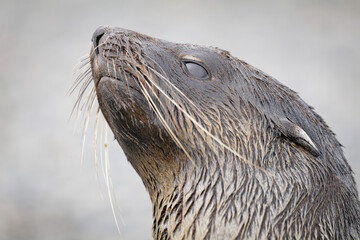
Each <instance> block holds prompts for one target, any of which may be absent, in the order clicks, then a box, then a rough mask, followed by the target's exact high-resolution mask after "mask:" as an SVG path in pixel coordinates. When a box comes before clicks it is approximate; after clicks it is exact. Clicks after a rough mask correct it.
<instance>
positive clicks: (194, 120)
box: [144, 72, 273, 176]
mask: <svg viewBox="0 0 360 240" xmlns="http://www.w3.org/2000/svg"><path fill="white" fill-rule="evenodd" d="M144 74H145V75H146V73H145V72H144ZM146 76H147V79H148V80H149V81H150V82H151V84H152V85H153V86H155V87H156V88H157V89H158V90H159V91H160V92H161V93H162V94H163V95H164V96H165V97H166V98H167V99H168V100H169V101H170V102H171V103H172V104H173V105H174V106H175V107H177V108H178V109H179V110H180V111H181V112H182V113H184V115H185V116H186V117H187V118H188V119H189V120H190V121H191V122H192V123H193V124H194V125H195V126H197V127H198V128H199V129H200V130H201V131H202V132H204V133H205V134H206V135H208V136H210V137H211V138H212V139H213V140H214V141H215V142H217V143H218V144H219V145H220V146H222V147H223V148H225V149H227V150H228V151H230V152H231V153H232V154H234V155H235V156H236V157H238V158H239V159H240V160H242V161H243V162H244V163H246V164H248V165H250V166H252V167H254V168H257V169H259V170H260V171H261V172H263V173H264V174H266V175H268V176H273V174H271V173H270V172H268V171H266V170H265V169H264V168H263V167H261V166H259V165H256V164H254V163H252V162H250V161H249V160H247V159H246V158H244V157H243V156H241V155H240V154H239V153H238V152H236V151H235V150H234V149H232V148H231V147H230V146H228V145H226V144H225V143H223V141H221V140H220V139H219V138H217V137H215V136H214V135H213V134H212V133H210V132H209V131H208V130H207V129H206V128H205V127H204V126H203V125H201V124H200V123H199V122H198V121H197V120H196V119H195V118H194V117H193V116H191V115H190V114H189V113H188V112H187V111H186V110H185V109H184V108H182V107H181V106H180V105H179V104H178V103H177V102H176V101H174V99H172V98H171V97H170V96H169V95H168V94H167V93H166V92H165V91H164V90H163V89H162V88H161V87H159V86H158V84H156V83H155V82H154V81H153V80H152V78H151V76H149V75H146ZM160 102H161V101H160Z"/></svg>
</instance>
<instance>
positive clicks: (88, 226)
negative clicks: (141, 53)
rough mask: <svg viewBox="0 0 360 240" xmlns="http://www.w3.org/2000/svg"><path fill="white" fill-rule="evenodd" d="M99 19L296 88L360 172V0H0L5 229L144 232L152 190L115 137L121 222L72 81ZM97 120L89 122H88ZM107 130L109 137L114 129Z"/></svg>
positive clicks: (0, 188) (43, 234) (27, 233)
mask: <svg viewBox="0 0 360 240" xmlns="http://www.w3.org/2000/svg"><path fill="white" fill-rule="evenodd" d="M100 25H105V26H119V27H123V28H128V29H132V30H136V31H139V32H142V33H145V34H148V35H151V36H154V37H158V38H162V39H166V40H169V41H174V42H182V43H185V42H190V43H196V44H201V45H211V46H217V47H220V48H223V49H226V50H229V51H230V52H231V53H232V54H233V55H234V56H237V57H238V58H240V59H243V60H245V61H247V62H248V63H250V64H252V65H254V66H256V67H258V68H260V69H261V70H263V71H265V72H267V73H268V74H270V75H271V76H273V77H275V78H277V79H278V80H280V81H281V82H283V83H284V84H285V85H287V86H289V87H290V88H292V89H294V90H296V91H297V92H299V93H300V96H302V98H303V99H304V100H305V101H306V102H307V103H308V104H310V105H312V106H314V107H315V109H316V111H317V112H318V113H319V114H320V115H322V116H323V117H324V118H325V120H326V122H327V123H328V124H329V125H330V126H331V128H332V129H333V130H334V131H335V133H337V136H338V139H339V140H340V142H341V143H342V144H343V145H344V146H345V154H346V156H347V158H348V161H349V162H350V164H351V165H352V167H353V170H354V172H355V174H356V179H357V182H358V183H360V162H359V161H358V160H359V156H360V153H359V149H358V148H359V139H360V124H359V122H360V121H359V118H360V108H359V103H360V101H359V100H360V95H359V91H360V1H359V0H354V1H351V0H317V1H315V0H314V1H310V0H298V1H294V0H284V1H279V0H275V1H267V0H252V1H250V0H249V1H239V0H238V1H235V0H234V1H219V0H217V1H214V0H204V1H189V0H182V1H166V0H163V1H161V0H158V1H148V0H138V1H136V0H135V1H134V0H133V1H130V0H129V1H119V0H117V1H85V0H83V1H74V0H63V1H45V0H43V1H41V0H32V1H26V0H23V1H17V0H13V1H10V0H9V1H4V0H2V1H1V8H0V30H1V34H0V81H1V86H0V109H1V115H0V116H1V117H0V239H2V240H10V239H11V240H21V239H39V240H45V239H46V240H48V239H56V240H57V239H87V240H92V239H151V204H150V200H149V198H148V196H147V192H146V191H145V188H144V187H143V185H142V182H141V181H140V178H139V177H138V176H137V175H136V173H135V171H134V170H133V169H132V168H131V166H130V164H129V163H128V162H127V161H126V159H125V158H124V156H123V153H122V151H121V149H120V147H118V145H117V144H116V143H115V142H113V141H112V140H111V144H110V153H109V155H110V162H111V174H112V178H113V184H114V191H115V193H116V195H117V203H116V205H117V206H118V208H119V209H120V216H118V218H119V221H120V224H119V225H120V232H121V234H119V233H118V231H117V228H116V226H115V221H114V218H113V216H112V211H111V207H110V203H109V200H108V198H107V195H106V187H105V184H104V181H102V180H101V179H102V177H101V176H100V184H99V183H98V181H97V178H96V170H95V167H94V154H93V150H92V141H93V137H92V136H91V134H89V136H88V137H87V144H86V146H85V158H84V164H83V166H82V167H81V163H80V155H81V134H80V133H79V132H80V131H75V132H74V126H75V120H74V119H70V120H69V116H70V112H71V109H72V106H73V104H74V102H75V99H76V94H73V95H72V96H68V95H67V92H68V90H69V88H70V87H71V85H72V83H73V81H74V80H75V78H76V76H77V75H76V74H74V72H75V71H74V66H75V65H76V64H77V63H78V62H79V59H80V58H81V56H84V55H86V54H88V53H89V50H90V46H91V42H90V38H91V35H92V33H93V31H94V30H95V29H96V28H97V27H98V26H100ZM92 128H93V125H90V129H92ZM109 135H110V136H109V139H112V136H111V133H109Z"/></svg>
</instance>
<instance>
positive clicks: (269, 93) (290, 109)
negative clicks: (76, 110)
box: [90, 28, 360, 239]
mask: <svg viewBox="0 0 360 240" xmlns="http://www.w3.org/2000/svg"><path fill="white" fill-rule="evenodd" d="M92 41H93V48H92V50H91V56H90V58H91V70H92V75H93V79H94V83H95V88H96V94H97V99H98V101H99V105H100V108H101V111H102V113H103V114H104V116H105V118H106V120H107V122H108V124H109V125H110V127H111V129H112V131H113V133H114V135H115V138H116V140H117V141H118V142H119V144H120V145H121V147H122V149H123V150H124V153H125V154H126V156H127V159H128V160H129V162H130V163H131V164H132V166H133V167H134V169H135V170H136V171H137V173H138V174H139V176H140V177H141V179H142V181H143V182H144V185H145V187H146V188H147V190H148V191H149V194H150V198H151V201H152V204H153V237H154V238H155V239H184V238H186V239H310V238H311V239H359V238H360V219H359V216H360V207H359V200H358V193H357V190H356V184H355V182H354V178H353V173H352V171H351V168H350V166H349V165H348V163H347V161H346V159H345V157H344V155H343V151H342V148H341V144H340V143H339V142H338V141H337V140H336V138H335V135H334V133H333V132H332V131H331V130H330V129H329V127H328V126H327V125H326V124H325V122H324V121H323V119H322V118H321V117H320V116H319V115H318V114H316V113H315V112H314V111H313V109H312V108H311V107H310V106H308V105H307V104H306V103H305V102H304V101H303V100H302V99H301V98H300V97H299V96H298V95H297V93H296V92H294V91H292V90H290V89H289V88H287V87H286V86H284V85H282V84H281V83H280V82H278V81H277V80H275V79H274V78H272V77H270V76H268V75H267V74H265V73H263V72H261V71H260V70H258V69H256V68H254V67H252V66H250V65H249V64H247V63H245V62H244V61H241V60H239V59H237V58H235V57H233V56H231V55H230V54H229V52H227V51H224V50H220V49H218V48H208V47H201V46H197V45H191V44H177V43H171V42H167V41H163V40H159V39H156V38H152V37H149V36H146V35H143V34H140V33H136V32H133V31H130V30H125V29H120V28H99V29H97V30H96V31H95V33H94V36H93V38H92Z"/></svg>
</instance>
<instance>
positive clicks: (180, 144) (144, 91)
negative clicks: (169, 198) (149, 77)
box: [139, 81, 196, 166]
mask: <svg viewBox="0 0 360 240" xmlns="http://www.w3.org/2000/svg"><path fill="white" fill-rule="evenodd" d="M145 82H146V83H147V81H145ZM139 83H140V85H141V89H142V92H143V94H144V96H145V98H146V100H147V101H148V103H149V105H150V107H151V108H152V109H153V111H154V113H155V114H156V116H157V117H158V118H159V120H160V122H161V123H162V124H163V126H164V127H165V130H166V131H167V132H168V133H169V135H170V136H171V138H172V139H173V140H174V142H175V143H176V144H177V145H178V146H179V147H180V148H181V149H182V150H183V151H184V154H185V155H186V156H187V158H188V159H189V160H190V162H191V163H192V164H194V166H196V163H195V161H194V160H193V159H192V157H191V156H190V154H189V153H188V151H187V150H186V149H185V147H184V145H183V144H182V143H181V142H180V140H179V139H178V137H177V136H176V134H175V133H174V132H173V130H172V129H171V128H170V126H169V125H168V124H167V122H166V120H165V118H164V117H163V116H162V115H161V113H160V111H159V109H158V107H157V106H156V104H155V102H154V100H153V99H152V98H151V95H150V94H149V92H148V90H147V89H146V87H145V85H144V84H143V83H142V81H139ZM149 87H150V89H151V86H149ZM159 102H161V101H159Z"/></svg>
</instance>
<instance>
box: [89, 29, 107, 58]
mask: <svg viewBox="0 0 360 240" xmlns="http://www.w3.org/2000/svg"><path fill="white" fill-rule="evenodd" d="M104 34H105V27H102V26H101V27H99V28H98V29H96V30H95V32H94V34H93V36H92V38H91V41H92V42H93V45H94V50H95V53H96V54H99V49H98V46H99V42H100V39H101V37H102V36H104Z"/></svg>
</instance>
